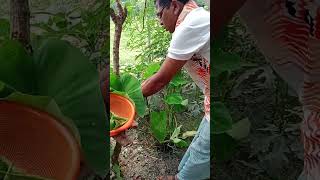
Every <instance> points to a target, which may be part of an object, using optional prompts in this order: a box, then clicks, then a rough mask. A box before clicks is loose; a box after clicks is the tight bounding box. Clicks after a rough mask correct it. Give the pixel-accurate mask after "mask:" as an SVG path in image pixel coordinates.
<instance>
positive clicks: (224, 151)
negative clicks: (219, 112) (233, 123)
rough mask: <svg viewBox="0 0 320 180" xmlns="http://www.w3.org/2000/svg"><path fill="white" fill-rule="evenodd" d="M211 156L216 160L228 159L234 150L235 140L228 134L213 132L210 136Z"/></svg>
mask: <svg viewBox="0 0 320 180" xmlns="http://www.w3.org/2000/svg"><path fill="white" fill-rule="evenodd" d="M210 145H211V151H212V154H211V156H212V158H213V160H214V161H215V162H216V161H225V160H230V159H231V158H232V156H233V154H234V153H235V152H236V150H237V149H236V146H237V142H236V141H235V140H234V139H233V138H232V137H231V136H229V135H228V134H226V133H223V134H213V135H212V136H211V144H210Z"/></svg>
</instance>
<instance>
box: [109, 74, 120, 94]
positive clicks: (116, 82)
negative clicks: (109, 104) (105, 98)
mask: <svg viewBox="0 0 320 180" xmlns="http://www.w3.org/2000/svg"><path fill="white" fill-rule="evenodd" d="M110 89H111V90H121V89H122V86H121V81H120V78H119V77H117V76H116V75H115V74H114V73H110Z"/></svg>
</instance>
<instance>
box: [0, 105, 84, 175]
mask: <svg viewBox="0 0 320 180" xmlns="http://www.w3.org/2000/svg"><path fill="white" fill-rule="evenodd" d="M0 105H1V106H2V105H4V106H6V105H7V106H13V107H17V108H22V109H23V110H24V111H25V112H29V113H37V114H39V115H41V116H42V117H43V118H44V119H51V120H55V123H56V124H57V125H58V127H57V129H59V130H62V131H61V133H62V134H64V135H66V138H67V139H66V141H68V142H69V143H71V144H72V146H73V148H72V150H73V153H72V155H73V156H74V157H75V160H74V162H73V164H74V165H76V166H75V167H76V168H75V171H74V173H73V177H72V179H76V178H78V176H79V175H80V173H81V162H82V160H83V154H82V152H81V145H80V144H79V142H78V141H77V139H76V137H75V136H74V134H73V133H71V131H70V129H69V127H68V126H67V125H66V124H65V123H64V122H62V121H60V120H59V119H58V118H57V117H55V116H54V115H52V114H50V113H48V112H46V111H44V110H41V109H38V108H36V107H33V106H31V105H28V104H24V103H20V102H16V101H10V100H2V99H1V100H0ZM8 160H9V161H10V159H8Z"/></svg>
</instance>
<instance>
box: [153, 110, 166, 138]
mask: <svg viewBox="0 0 320 180" xmlns="http://www.w3.org/2000/svg"><path fill="white" fill-rule="evenodd" d="M167 118H168V115H167V112H166V111H161V112H151V115H150V120H151V132H152V133H153V135H154V137H155V138H156V139H157V140H158V141H159V142H160V143H162V142H164V140H165V138H166V136H167Z"/></svg>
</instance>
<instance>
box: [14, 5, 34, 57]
mask: <svg viewBox="0 0 320 180" xmlns="http://www.w3.org/2000/svg"><path fill="white" fill-rule="evenodd" d="M10 21H11V26H10V34H11V39H13V40H17V41H19V42H20V43H21V44H22V45H23V46H24V47H25V48H26V50H27V51H28V52H29V53H32V47H31V44H30V10H29V2H28V0H11V1H10Z"/></svg>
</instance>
